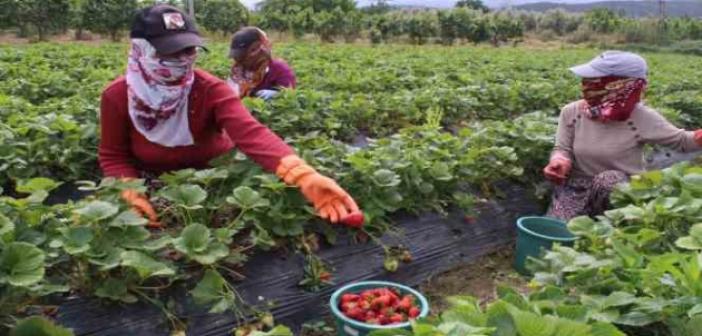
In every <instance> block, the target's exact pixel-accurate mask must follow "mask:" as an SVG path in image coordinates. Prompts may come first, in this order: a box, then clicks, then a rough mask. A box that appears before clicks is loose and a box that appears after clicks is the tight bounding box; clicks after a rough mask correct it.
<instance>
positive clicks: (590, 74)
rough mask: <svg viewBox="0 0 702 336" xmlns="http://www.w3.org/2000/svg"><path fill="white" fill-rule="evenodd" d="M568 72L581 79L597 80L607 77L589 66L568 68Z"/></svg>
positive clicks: (582, 65)
mask: <svg viewBox="0 0 702 336" xmlns="http://www.w3.org/2000/svg"><path fill="white" fill-rule="evenodd" d="M570 71H571V72H573V73H574V74H575V75H576V76H578V77H581V78H599V77H605V76H607V75H609V74H607V73H604V72H602V71H599V70H597V69H595V68H593V67H592V66H591V65H590V64H581V65H577V66H574V67H572V68H570Z"/></svg>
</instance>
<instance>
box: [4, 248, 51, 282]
mask: <svg viewBox="0 0 702 336" xmlns="http://www.w3.org/2000/svg"><path fill="white" fill-rule="evenodd" d="M44 258H45V255H44V251H42V250H41V249H39V248H37V247H36V246H34V245H32V244H29V243H24V242H12V243H10V244H8V245H7V246H6V247H5V249H4V250H3V251H2V253H0V284H1V283H9V284H10V285H12V286H17V287H27V286H31V285H34V284H36V283H39V282H40V281H41V280H42V279H43V278H44V271H45V270H44Z"/></svg>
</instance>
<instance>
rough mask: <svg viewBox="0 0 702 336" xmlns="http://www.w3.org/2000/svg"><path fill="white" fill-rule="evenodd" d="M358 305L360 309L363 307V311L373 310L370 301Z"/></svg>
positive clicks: (363, 301) (362, 301)
mask: <svg viewBox="0 0 702 336" xmlns="http://www.w3.org/2000/svg"><path fill="white" fill-rule="evenodd" d="M358 305H359V307H361V309H363V310H366V311H368V310H370V309H371V303H370V302H369V301H368V300H361V301H360V302H359V303H358Z"/></svg>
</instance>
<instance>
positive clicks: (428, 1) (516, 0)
mask: <svg viewBox="0 0 702 336" xmlns="http://www.w3.org/2000/svg"><path fill="white" fill-rule="evenodd" d="M240 1H241V2H242V3H243V4H244V5H246V6H248V7H250V8H253V7H254V5H255V4H256V3H257V2H259V0H240ZM541 1H549V2H560V3H587V2H595V1H597V0H483V3H485V4H486V5H488V6H490V7H502V6H506V5H510V4H511V5H520V4H524V3H530V2H541ZM371 2H372V1H371V0H357V1H356V3H357V4H358V5H359V6H364V5H367V4H369V3H371ZM391 2H393V3H395V4H400V5H430V6H432V7H445V8H446V7H453V5H454V3H456V1H455V0H391Z"/></svg>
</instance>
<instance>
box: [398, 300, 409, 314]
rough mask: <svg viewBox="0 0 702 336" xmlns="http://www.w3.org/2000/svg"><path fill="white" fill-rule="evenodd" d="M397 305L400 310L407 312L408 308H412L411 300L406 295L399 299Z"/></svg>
mask: <svg viewBox="0 0 702 336" xmlns="http://www.w3.org/2000/svg"><path fill="white" fill-rule="evenodd" d="M397 307H398V308H399V309H400V310H402V311H405V312H409V310H410V308H412V300H410V298H408V297H404V298H402V300H400V303H399V304H398V305H397Z"/></svg>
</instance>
